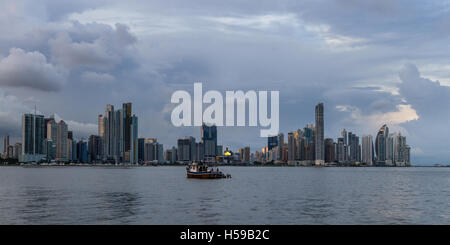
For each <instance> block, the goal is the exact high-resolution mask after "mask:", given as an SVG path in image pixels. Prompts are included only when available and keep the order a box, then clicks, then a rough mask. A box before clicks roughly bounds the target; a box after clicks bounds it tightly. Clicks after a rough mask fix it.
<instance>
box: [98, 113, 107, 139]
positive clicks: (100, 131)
mask: <svg viewBox="0 0 450 245" xmlns="http://www.w3.org/2000/svg"><path fill="white" fill-rule="evenodd" d="M104 135H105V118H104V117H103V115H98V136H100V137H103V136H104Z"/></svg>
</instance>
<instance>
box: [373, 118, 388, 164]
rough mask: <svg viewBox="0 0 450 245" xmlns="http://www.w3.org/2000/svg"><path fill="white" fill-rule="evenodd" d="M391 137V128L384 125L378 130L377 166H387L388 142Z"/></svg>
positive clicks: (376, 141) (376, 144) (376, 146)
mask: <svg viewBox="0 0 450 245" xmlns="http://www.w3.org/2000/svg"><path fill="white" fill-rule="evenodd" d="M388 136H389V128H388V127H387V126H386V124H385V125H383V126H382V127H381V128H380V130H378V133H377V137H376V138H375V153H376V155H377V164H378V165H385V164H386V141H387V138H388Z"/></svg>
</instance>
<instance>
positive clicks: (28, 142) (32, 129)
mask: <svg viewBox="0 0 450 245" xmlns="http://www.w3.org/2000/svg"><path fill="white" fill-rule="evenodd" d="M44 128H45V125H44V116H43V115H36V114H24V115H23V116H22V154H23V155H42V154H43V153H44V146H43V144H44ZM37 158H39V157H26V159H24V160H23V161H28V160H36V159H37Z"/></svg>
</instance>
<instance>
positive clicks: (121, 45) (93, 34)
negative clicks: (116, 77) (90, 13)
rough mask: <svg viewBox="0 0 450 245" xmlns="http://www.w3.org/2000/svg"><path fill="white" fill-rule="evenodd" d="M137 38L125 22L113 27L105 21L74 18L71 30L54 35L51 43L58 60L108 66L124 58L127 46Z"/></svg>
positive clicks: (71, 64)
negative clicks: (101, 22) (84, 21)
mask: <svg viewBox="0 0 450 245" xmlns="http://www.w3.org/2000/svg"><path fill="white" fill-rule="evenodd" d="M71 35H73V36H75V38H76V40H73V39H72V37H71ZM135 42H136V37H135V36H133V35H132V34H131V33H130V32H129V28H128V27H127V26H126V25H123V24H116V25H115V28H114V29H113V28H111V27H110V26H108V25H104V24H96V23H94V24H88V25H82V24H80V23H78V22H74V24H73V27H72V28H71V29H70V30H69V31H62V32H60V33H58V34H57V35H56V37H55V38H54V39H50V40H49V45H50V48H51V54H52V59H53V60H54V62H57V63H61V64H62V65H64V66H65V67H67V68H70V69H73V68H78V67H83V68H87V69H97V70H108V69H112V68H114V67H116V66H117V65H119V64H120V63H121V62H122V60H123V58H124V56H126V55H127V53H126V51H127V49H128V48H129V46H130V45H132V44H134V43H135Z"/></svg>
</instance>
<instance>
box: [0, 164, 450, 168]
mask: <svg viewBox="0 0 450 245" xmlns="http://www.w3.org/2000/svg"><path fill="white" fill-rule="evenodd" d="M186 166H187V164H169V163H166V164H163V163H161V164H145V165H135V164H117V165H115V164H88V163H86V164H79V163H77V164H44V165H43V164H0V167H24V168H45V167H104V168H105V167H106V168H139V167H186ZM209 166H211V167H300V168H302V167H303V168H304V167H307V168H308V167H309V168H416V167H421V168H423V167H426V168H443V167H444V168H445V167H450V165H412V166H364V165H362V166H358V165H347V166H345V165H344V166H342V165H329V166H312V165H311V166H304V165H288V164H210V165H209Z"/></svg>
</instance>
